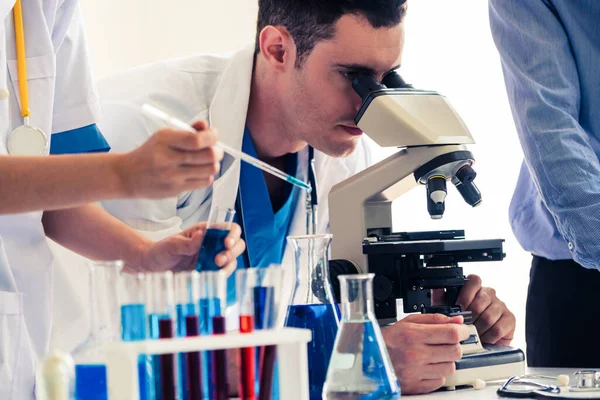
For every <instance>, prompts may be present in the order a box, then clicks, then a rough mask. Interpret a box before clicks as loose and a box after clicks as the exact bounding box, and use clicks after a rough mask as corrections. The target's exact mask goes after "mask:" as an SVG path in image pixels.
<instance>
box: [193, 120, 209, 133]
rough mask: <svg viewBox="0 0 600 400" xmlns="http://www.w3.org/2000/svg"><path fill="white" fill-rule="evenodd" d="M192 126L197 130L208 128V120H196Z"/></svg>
mask: <svg viewBox="0 0 600 400" xmlns="http://www.w3.org/2000/svg"><path fill="white" fill-rule="evenodd" d="M192 128H194V129H195V130H197V131H204V130H206V129H208V122H206V121H196V122H194V123H193V124H192Z"/></svg>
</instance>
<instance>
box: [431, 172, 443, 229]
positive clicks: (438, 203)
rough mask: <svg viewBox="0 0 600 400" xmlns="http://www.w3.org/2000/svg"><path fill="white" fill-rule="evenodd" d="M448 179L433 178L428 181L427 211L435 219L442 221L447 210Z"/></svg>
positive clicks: (436, 176) (437, 176)
mask: <svg viewBox="0 0 600 400" xmlns="http://www.w3.org/2000/svg"><path fill="white" fill-rule="evenodd" d="M446 193H447V192H446V177H445V176H439V175H435V176H431V177H430V178H429V179H428V180H427V211H429V215H430V216H431V218H433V219H441V218H442V216H443V215H444V211H445V209H446V206H445V201H446Z"/></svg>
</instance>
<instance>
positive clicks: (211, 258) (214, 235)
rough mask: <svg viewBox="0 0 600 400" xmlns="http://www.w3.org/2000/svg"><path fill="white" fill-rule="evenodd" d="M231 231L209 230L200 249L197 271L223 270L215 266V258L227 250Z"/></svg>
mask: <svg viewBox="0 0 600 400" xmlns="http://www.w3.org/2000/svg"><path fill="white" fill-rule="evenodd" d="M227 235H229V231H226V230H223V229H212V228H211V229H208V230H207V231H206V234H205V235H204V240H203V241H202V247H200V254H199V255H198V262H197V263H196V271H218V270H220V269H221V268H220V267H219V266H218V265H217V264H215V257H216V256H217V255H218V254H219V253H221V252H222V251H224V250H225V238H226V237H227Z"/></svg>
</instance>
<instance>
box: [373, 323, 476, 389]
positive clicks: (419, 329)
mask: <svg viewBox="0 0 600 400" xmlns="http://www.w3.org/2000/svg"><path fill="white" fill-rule="evenodd" d="M382 334H383V339H384V340H385V343H386V345H387V348H388V353H389V355H390V359H391V361H392V364H393V366H394V370H395V372H396V376H397V377H398V380H399V381H400V387H401V388H402V393H403V394H421V393H429V392H432V391H434V390H436V389H439V388H440V387H442V386H443V385H444V382H445V379H446V377H447V376H450V375H452V374H453V373H454V372H455V370H456V367H455V365H454V362H455V361H456V360H459V359H460V358H461V357H462V348H461V346H460V342H461V341H463V340H466V339H467V338H468V337H469V328H468V327H467V326H465V325H463V317H462V316H457V317H447V316H445V315H442V314H411V315H409V316H407V317H406V318H404V319H402V320H401V321H398V322H397V323H395V324H394V325H392V326H389V327H387V328H385V329H383V331H382Z"/></svg>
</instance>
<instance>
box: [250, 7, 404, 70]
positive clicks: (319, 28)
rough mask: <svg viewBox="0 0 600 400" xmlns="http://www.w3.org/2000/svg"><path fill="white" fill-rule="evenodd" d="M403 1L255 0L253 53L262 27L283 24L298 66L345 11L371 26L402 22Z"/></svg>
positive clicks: (390, 25) (327, 37) (331, 31)
mask: <svg viewBox="0 0 600 400" xmlns="http://www.w3.org/2000/svg"><path fill="white" fill-rule="evenodd" d="M406 2H407V0H259V1H258V21H257V27H256V28H257V29H256V47H255V52H256V54H258V53H259V52H260V42H259V36H260V32H261V31H262V30H263V28H264V27H265V26H269V25H272V26H283V27H285V28H286V29H287V30H288V32H289V33H290V35H291V36H292V39H294V42H295V44H296V54H297V58H296V64H295V65H296V67H300V66H302V64H303V62H304V61H305V60H306V57H307V56H308V55H309V54H310V52H311V51H312V50H313V48H314V47H315V45H316V44H317V42H319V41H321V40H327V39H331V38H332V37H333V36H334V34H335V28H334V25H335V23H336V22H337V21H338V19H340V18H341V17H342V16H343V15H345V14H355V15H360V16H363V17H366V19H367V20H368V21H369V23H370V24H371V26H373V28H381V27H392V26H394V25H398V24H400V23H401V22H402V19H403V18H404V15H405V14H406Z"/></svg>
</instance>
